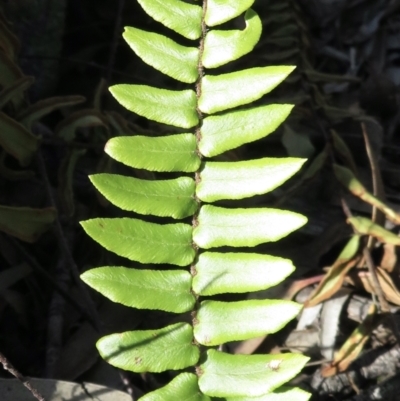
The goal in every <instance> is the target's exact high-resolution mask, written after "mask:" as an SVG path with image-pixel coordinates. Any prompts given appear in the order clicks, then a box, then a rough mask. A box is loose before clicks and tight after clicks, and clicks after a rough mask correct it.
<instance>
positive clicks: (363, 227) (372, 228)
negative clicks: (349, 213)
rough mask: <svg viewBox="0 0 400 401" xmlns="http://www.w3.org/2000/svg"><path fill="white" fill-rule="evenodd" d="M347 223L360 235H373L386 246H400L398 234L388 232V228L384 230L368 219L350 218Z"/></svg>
mask: <svg viewBox="0 0 400 401" xmlns="http://www.w3.org/2000/svg"><path fill="white" fill-rule="evenodd" d="M347 222H348V223H350V224H351V225H352V226H353V227H354V229H355V230H356V232H357V233H358V234H362V235H372V236H373V237H375V238H376V239H377V240H378V241H380V242H382V243H384V244H392V245H397V246H400V237H399V236H398V235H397V234H395V233H392V232H391V231H389V230H386V228H383V227H382V226H380V225H379V224H375V223H374V222H373V221H372V220H370V219H368V218H366V217H360V216H358V217H350V218H348V219H347Z"/></svg>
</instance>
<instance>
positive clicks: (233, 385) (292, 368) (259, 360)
mask: <svg viewBox="0 0 400 401" xmlns="http://www.w3.org/2000/svg"><path fill="white" fill-rule="evenodd" d="M308 359H309V358H307V357H305V356H303V355H299V354H289V353H288V354H278V355H230V354H226V353H223V352H219V351H215V350H209V351H207V359H206V361H205V362H204V363H203V364H201V365H200V369H201V375H200V377H199V387H200V390H201V391H202V392H203V393H204V394H207V395H209V396H214V397H247V399H249V398H250V397H258V396H261V395H264V394H266V393H269V392H271V391H273V390H275V389H276V388H278V387H280V386H281V385H282V384H284V383H286V382H288V381H289V380H290V379H292V378H293V377H294V376H296V375H297V374H298V373H299V372H300V370H301V369H302V368H303V366H304V365H305V364H306V362H307V361H308ZM276 361H280V362H279V369H277V370H274V369H272V368H271V366H276V364H277V363H278V362H276Z"/></svg>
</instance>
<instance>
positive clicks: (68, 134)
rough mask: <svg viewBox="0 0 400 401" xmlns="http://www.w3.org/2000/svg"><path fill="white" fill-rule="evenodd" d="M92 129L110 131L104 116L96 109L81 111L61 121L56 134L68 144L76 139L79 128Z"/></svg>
mask: <svg viewBox="0 0 400 401" xmlns="http://www.w3.org/2000/svg"><path fill="white" fill-rule="evenodd" d="M92 127H103V128H104V129H108V124H107V121H106V120H105V119H104V117H103V115H102V114H101V113H100V112H99V111H97V110H95V109H87V110H79V111H77V112H75V113H72V114H70V115H69V116H68V117H67V118H65V119H64V120H63V121H61V123H60V124H58V125H57V127H56V129H55V133H56V135H57V136H58V137H60V138H63V139H64V140H65V141H66V142H71V141H73V140H74V139H75V136H76V131H77V129H78V128H92Z"/></svg>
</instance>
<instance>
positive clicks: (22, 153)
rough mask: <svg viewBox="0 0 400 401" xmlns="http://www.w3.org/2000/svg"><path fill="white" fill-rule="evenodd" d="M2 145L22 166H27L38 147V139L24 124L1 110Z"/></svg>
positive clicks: (0, 143)
mask: <svg viewBox="0 0 400 401" xmlns="http://www.w3.org/2000/svg"><path fill="white" fill-rule="evenodd" d="M0 145H1V147H2V148H3V149H4V150H5V151H6V152H7V153H9V154H10V155H12V156H14V157H15V158H16V159H17V160H18V161H19V163H20V165H21V166H27V165H28V164H29V163H30V161H31V159H32V156H33V154H34V153H35V152H36V150H37V149H38V139H37V138H36V137H35V136H34V135H32V134H31V133H30V132H29V131H28V130H27V129H26V128H25V127H24V126H23V125H21V124H20V123H18V122H17V121H15V120H14V119H12V118H10V117H8V116H7V115H6V114H4V113H2V112H0Z"/></svg>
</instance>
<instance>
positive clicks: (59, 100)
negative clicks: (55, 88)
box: [18, 96, 86, 130]
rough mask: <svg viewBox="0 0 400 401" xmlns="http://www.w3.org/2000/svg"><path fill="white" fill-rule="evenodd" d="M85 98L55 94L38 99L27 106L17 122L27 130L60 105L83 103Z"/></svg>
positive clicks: (60, 106) (59, 107)
mask: <svg viewBox="0 0 400 401" xmlns="http://www.w3.org/2000/svg"><path fill="white" fill-rule="evenodd" d="M85 100H86V99H85V98H84V97H83V96H56V97H49V98H47V99H43V100H39V101H38V102H37V103H35V104H33V105H32V106H29V107H28V108H27V109H25V110H24V111H23V112H22V113H21V114H20V115H19V116H18V120H19V122H20V123H21V124H22V125H24V126H25V127H26V128H27V129H28V130H30V129H31V127H32V124H33V123H34V122H35V121H38V120H40V119H41V118H42V117H44V116H46V115H47V114H50V113H51V112H53V111H55V110H58V109H61V108H62V107H68V106H75V105H77V104H79V103H83V102H84V101H85Z"/></svg>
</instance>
